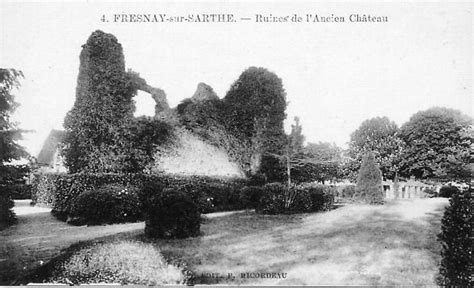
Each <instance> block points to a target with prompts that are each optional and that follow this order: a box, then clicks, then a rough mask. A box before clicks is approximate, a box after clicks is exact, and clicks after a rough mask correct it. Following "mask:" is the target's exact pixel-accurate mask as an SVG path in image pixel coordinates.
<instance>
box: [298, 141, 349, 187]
mask: <svg viewBox="0 0 474 288" xmlns="http://www.w3.org/2000/svg"><path fill="white" fill-rule="evenodd" d="M341 152H342V149H341V148H339V147H338V146H336V145H335V144H331V143H327V142H319V143H308V144H307V145H306V146H305V147H304V148H303V152H302V154H303V156H304V157H303V158H304V159H305V163H303V164H304V165H302V166H301V167H299V168H297V169H295V170H294V171H293V172H292V174H293V175H294V178H295V179H297V180H298V182H312V181H318V182H321V183H324V181H326V180H334V179H337V178H339V177H340V174H341V171H340V164H341V161H342V159H341Z"/></svg>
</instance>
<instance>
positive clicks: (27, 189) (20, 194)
mask: <svg viewBox="0 0 474 288" xmlns="http://www.w3.org/2000/svg"><path fill="white" fill-rule="evenodd" d="M11 196H12V198H13V199H15V200H24V199H31V185H29V184H14V185H12V186H11Z"/></svg>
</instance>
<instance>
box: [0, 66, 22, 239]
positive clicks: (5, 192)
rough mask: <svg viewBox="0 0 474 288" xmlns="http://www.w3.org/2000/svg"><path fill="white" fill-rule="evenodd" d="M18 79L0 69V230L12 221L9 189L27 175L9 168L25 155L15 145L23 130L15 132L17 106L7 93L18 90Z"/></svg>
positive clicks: (19, 168)
mask: <svg viewBox="0 0 474 288" xmlns="http://www.w3.org/2000/svg"><path fill="white" fill-rule="evenodd" d="M22 77H23V73H22V72H21V71H17V70H15V69H3V68H1V69H0V230H1V229H3V228H4V227H6V226H8V225H10V224H12V223H13V222H14V221H15V213H14V212H13V211H12V208H13V205H14V202H13V200H12V197H11V188H12V185H14V184H16V183H18V182H19V181H22V178H23V177H24V176H25V175H26V173H27V172H28V169H27V168H26V167H25V166H13V165H9V162H11V161H12V160H18V159H21V158H23V157H26V156H28V153H27V152H26V151H25V149H24V148H23V147H22V146H21V145H20V144H18V140H21V138H22V133H23V132H25V131H24V130H21V129H19V128H18V125H17V123H14V122H13V121H12V120H11V116H12V114H13V113H14V111H15V109H16V108H17V107H18V105H19V104H18V103H17V102H15V97H14V95H13V94H12V93H11V92H12V90H13V89H15V88H19V86H20V81H19V79H20V78H22Z"/></svg>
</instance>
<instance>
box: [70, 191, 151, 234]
mask: <svg viewBox="0 0 474 288" xmlns="http://www.w3.org/2000/svg"><path fill="white" fill-rule="evenodd" d="M69 216H70V217H71V219H70V222H71V223H72V224H79V225H83V224H89V225H97V224H104V223H105V224H112V223H125V222H136V221H140V220H143V213H142V202H141V201H140V199H139V197H138V193H137V189H135V188H133V187H126V186H123V185H117V184H108V185H104V186H101V187H99V188H97V189H95V190H88V191H85V192H83V193H81V194H80V195H79V196H78V197H77V199H76V201H75V202H74V204H73V209H72V213H71V215H69Z"/></svg>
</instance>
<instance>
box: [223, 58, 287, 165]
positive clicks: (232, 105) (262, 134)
mask: <svg viewBox="0 0 474 288" xmlns="http://www.w3.org/2000/svg"><path fill="white" fill-rule="evenodd" d="M223 104H224V118H225V123H226V126H227V130H228V132H230V133H231V134H232V135H233V136H234V137H236V138H237V139H241V141H243V142H246V143H247V144H244V146H245V147H250V149H249V151H248V153H247V154H248V156H249V157H248V158H250V160H249V161H250V163H249V166H250V167H249V171H250V173H251V174H255V173H257V172H259V170H260V167H261V164H262V156H263V155H264V154H265V153H266V152H271V153H279V152H280V150H281V149H282V148H283V146H284V143H285V132H284V129H283V121H284V120H285V118H286V114H285V109H286V92H285V90H284V89H283V84H282V81H281V79H280V78H278V76H277V75H276V74H274V73H272V72H270V71H268V70H267V69H265V68H256V67H250V68H248V69H247V70H245V71H244V72H243V73H242V74H241V75H240V76H239V79H237V80H236V81H235V82H234V83H233V84H232V86H231V87H230V89H229V91H228V92H227V94H226V96H225V97H224V99H223Z"/></svg>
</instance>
